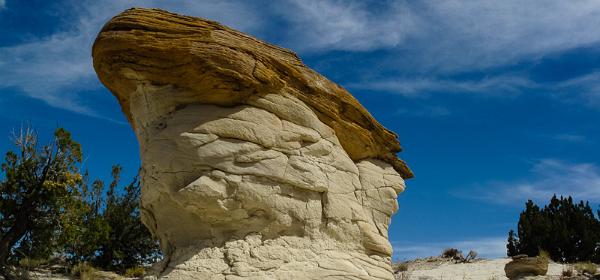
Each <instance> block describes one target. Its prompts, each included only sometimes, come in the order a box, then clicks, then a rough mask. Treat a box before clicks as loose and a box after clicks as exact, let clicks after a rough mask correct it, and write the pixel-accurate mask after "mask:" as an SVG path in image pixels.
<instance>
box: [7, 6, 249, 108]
mask: <svg viewBox="0 0 600 280" xmlns="http://www.w3.org/2000/svg"><path fill="white" fill-rule="evenodd" d="M0 1H2V0H0ZM0 4H1V2H0ZM71 4H72V5H67V6H69V7H70V8H71V9H73V10H75V11H77V17H76V18H75V19H74V20H73V21H72V22H71V24H67V25H66V27H65V28H64V29H63V30H61V31H59V32H57V33H55V34H52V35H50V36H47V37H41V38H37V39H35V40H29V41H28V42H27V43H23V44H19V45H14V46H9V47H2V48H0V76H1V77H2V83H1V84H0V89H1V88H16V89H18V90H20V91H21V92H23V93H24V94H25V95H27V96H29V97H31V98H35V99H39V100H42V101H44V102H46V103H47V104H48V105H50V106H53V107H57V108H62V109H66V110H69V111H72V112H76V113H80V114H84V115H88V116H93V117H98V118H103V119H107V118H106V117H105V116H102V115H101V114H100V113H99V110H98V109H96V108H93V107H92V106H91V105H89V104H87V103H86V100H87V98H88V96H87V95H88V94H90V93H89V92H90V90H93V89H96V88H98V87H100V83H99V82H97V79H96V76H95V73H94V70H93V66H92V58H91V47H92V44H93V40H94V38H95V37H96V35H97V33H98V32H99V31H100V29H101V28H102V26H103V25H104V23H105V22H106V21H108V20H109V19H110V18H111V17H112V16H114V15H116V14H117V13H119V12H121V11H123V10H125V9H127V8H130V7H132V6H144V7H160V8H165V9H168V10H171V11H176V12H180V13H187V14H194V15H197V16H203V15H204V16H206V17H210V18H211V19H215V20H219V21H221V22H224V23H226V24H229V25H231V26H234V27H236V28H238V29H242V30H246V31H252V30H253V28H254V27H255V26H256V24H257V23H258V22H259V21H260V17H258V16H256V15H255V14H253V13H250V12H246V11H247V9H244V7H245V5H244V4H243V3H242V2H233V1H218V2H209V1H203V2H194V1H173V2H165V1H158V0H143V1H110V2H106V1H73V2H72V3H71Z"/></svg>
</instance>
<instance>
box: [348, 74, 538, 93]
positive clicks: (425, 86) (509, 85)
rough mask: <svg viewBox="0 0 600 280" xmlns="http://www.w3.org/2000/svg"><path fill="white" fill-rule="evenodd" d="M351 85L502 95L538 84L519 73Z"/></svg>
mask: <svg viewBox="0 0 600 280" xmlns="http://www.w3.org/2000/svg"><path fill="white" fill-rule="evenodd" d="M347 86H348V87H349V88H350V89H368V90H376V91H384V92H392V93H396V94H400V95H404V96H408V97H423V96H424V95H426V94H428V93H431V92H446V93H455V92H460V93H486V94H488V95H500V94H502V95H503V96H507V95H512V94H517V93H519V92H521V91H522V90H523V89H526V88H536V87H539V85H537V84H536V83H534V82H532V81H530V80H528V79H526V78H522V77H518V76H494V77H485V78H482V79H479V80H467V81H460V80H449V79H446V80H443V79H436V78H412V79H393V78H392V79H385V80H377V81H366V82H361V83H354V84H349V85H347Z"/></svg>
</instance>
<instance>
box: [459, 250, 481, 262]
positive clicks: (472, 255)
mask: <svg viewBox="0 0 600 280" xmlns="http://www.w3.org/2000/svg"><path fill="white" fill-rule="evenodd" d="M477 255H478V254H477V252H475V251H473V250H471V251H469V253H468V254H467V256H466V257H465V258H463V259H462V260H461V261H462V262H467V263H468V262H471V261H472V260H474V259H476V258H477Z"/></svg>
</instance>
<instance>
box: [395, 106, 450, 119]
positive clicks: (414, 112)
mask: <svg viewBox="0 0 600 280" xmlns="http://www.w3.org/2000/svg"><path fill="white" fill-rule="evenodd" d="M395 113H396V114H397V115H408V116H413V117H426V118H437V117H445V116H449V115H451V114H452V112H451V111H450V109H448V108H447V107H445V106H441V105H421V106H412V107H411V108H398V109H397V110H396V112H395Z"/></svg>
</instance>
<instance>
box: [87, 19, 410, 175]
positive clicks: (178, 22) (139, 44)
mask: <svg viewBox="0 0 600 280" xmlns="http://www.w3.org/2000/svg"><path fill="white" fill-rule="evenodd" d="M92 55H93V59H94V68H95V70H96V72H97V74H98V77H99V78H100V81H101V82H102V83H103V84H104V85H105V86H106V87H107V88H108V89H109V90H110V91H111V92H112V93H113V94H114V95H115V97H117V99H118V100H119V103H120V104H121V107H122V109H123V112H124V113H125V115H126V116H127V118H128V119H129V121H130V122H131V123H132V125H135V122H133V116H132V113H131V108H130V104H129V102H130V96H129V94H130V93H132V92H135V91H136V90H138V89H139V87H140V86H146V87H152V88H155V89H156V88H158V89H160V88H167V89H177V90H176V91H177V92H183V94H180V96H177V97H174V98H173V100H174V101H173V104H168V105H166V106H165V108H164V110H167V111H169V110H171V111H175V110H177V109H178V108H181V107H184V106H185V105H189V104H213V105H219V106H236V105H243V104H247V103H248V101H249V100H251V99H254V98H257V97H260V96H264V95H267V94H289V95H292V96H294V97H295V98H297V99H299V100H301V101H302V102H304V103H306V104H307V105H308V106H309V107H310V108H311V109H312V110H313V111H314V112H315V113H316V115H317V116H318V117H319V119H320V120H321V121H322V122H323V123H325V124H326V125H328V126H330V127H331V128H332V129H333V130H334V131H335V133H336V135H337V136H338V138H339V141H340V143H341V145H342V146H343V148H344V149H345V150H346V152H347V153H348V155H349V156H350V158H351V159H352V160H354V161H359V160H362V159H366V158H376V159H380V160H383V161H385V162H388V163H389V164H391V165H392V166H393V167H394V169H395V170H396V171H398V173H399V174H400V175H401V176H402V177H403V178H405V179H407V178H411V177H413V173H412V171H411V170H410V169H409V168H408V166H407V165H406V164H405V163H404V161H402V160H401V159H399V158H398V157H397V155H396V153H398V152H399V151H400V150H401V147H400V143H399V141H398V139H397V135H396V134H395V133H393V132H391V131H389V130H387V129H386V128H384V127H383V126H382V125H381V124H380V123H379V122H377V121H376V120H375V119H374V118H373V117H372V116H371V115H370V114H369V112H368V111H367V110H366V109H365V108H364V107H363V106H362V105H361V104H360V103H359V102H358V101H357V100H356V99H355V98H354V97H353V96H352V95H351V94H350V93H349V92H348V91H346V90H345V89H344V88H342V87H341V86H339V85H337V84H335V83H333V82H331V81H329V80H328V79H326V78H325V77H323V76H321V75H320V74H318V73H316V72H315V71H313V70H311V69H310V68H308V67H306V66H305V65H304V64H303V63H302V61H301V60H300V59H299V58H298V56H297V55H296V54H295V53H293V52H292V51H290V50H287V49H284V48H281V47H277V46H274V45H271V44H269V43H266V42H263V41H260V40H257V39H254V38H252V37H250V36H248V35H246V34H244V33H242V32H239V31H236V30H233V29H231V28H228V27H226V26H223V25H221V24H219V23H217V22H214V21H209V20H204V19H200V18H195V17H188V16H181V15H177V14H173V13H170V12H166V11H163V10H158V9H144V8H133V9H129V10H126V11H124V12H123V13H121V14H119V15H117V16H115V17H114V18H113V19H112V20H110V21H109V22H108V23H107V24H106V25H105V26H104V27H103V28H102V30H101V31H100V33H99V35H98V37H97V39H96V41H95V42H94V46H93V51H92ZM147 81H152V84H143V83H147ZM147 92H148V93H147V94H170V93H171V92H174V90H152V91H150V90H149V91H147ZM186 92H187V94H186ZM165 113H166V112H165Z"/></svg>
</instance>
